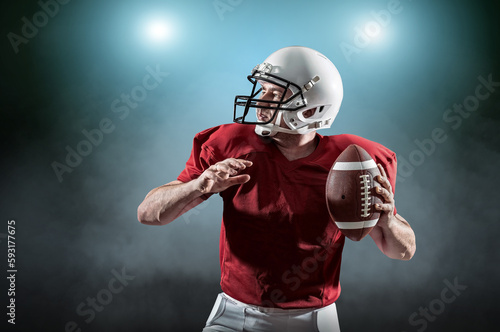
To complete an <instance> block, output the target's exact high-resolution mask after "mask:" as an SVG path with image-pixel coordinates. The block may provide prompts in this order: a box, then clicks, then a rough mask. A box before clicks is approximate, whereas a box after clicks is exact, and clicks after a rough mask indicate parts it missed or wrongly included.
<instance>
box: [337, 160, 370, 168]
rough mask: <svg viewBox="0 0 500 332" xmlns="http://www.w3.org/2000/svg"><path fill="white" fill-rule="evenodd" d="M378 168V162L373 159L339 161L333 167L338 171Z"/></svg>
mask: <svg viewBox="0 0 500 332" xmlns="http://www.w3.org/2000/svg"><path fill="white" fill-rule="evenodd" d="M370 168H377V164H375V161H374V160H373V159H370V160H366V161H350V162H343V161H338V162H336V163H335V165H333V169H334V170H337V171H357V170H363V169H370Z"/></svg>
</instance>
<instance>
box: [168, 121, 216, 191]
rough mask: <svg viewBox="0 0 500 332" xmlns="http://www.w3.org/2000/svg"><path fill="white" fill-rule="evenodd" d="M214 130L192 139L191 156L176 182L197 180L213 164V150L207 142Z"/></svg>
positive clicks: (203, 132)
mask: <svg viewBox="0 0 500 332" xmlns="http://www.w3.org/2000/svg"><path fill="white" fill-rule="evenodd" d="M215 130H216V129H214V128H211V129H207V130H205V131H202V132H200V133H198V134H196V136H195V137H194V139H193V149H192V150H191V155H190V157H189V159H188V161H187V162H186V167H185V168H184V170H183V171H182V172H181V173H180V174H179V176H178V177H177V180H179V181H181V182H189V181H191V180H194V179H197V178H198V177H199V176H200V175H201V173H203V171H205V170H206V169H207V168H209V167H210V166H211V165H212V164H214V163H215V156H214V152H213V149H212V148H211V147H210V146H209V144H207V141H209V139H210V136H211V134H212V133H213V132H214V131H215Z"/></svg>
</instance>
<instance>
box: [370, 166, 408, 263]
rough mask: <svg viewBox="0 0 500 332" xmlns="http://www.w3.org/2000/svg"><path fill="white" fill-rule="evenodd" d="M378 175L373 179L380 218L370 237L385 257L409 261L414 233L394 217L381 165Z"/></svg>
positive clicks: (388, 188)
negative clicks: (380, 201)
mask: <svg viewBox="0 0 500 332" xmlns="http://www.w3.org/2000/svg"><path fill="white" fill-rule="evenodd" d="M378 168H379V169H380V175H379V176H377V177H376V178H375V181H377V182H378V183H379V184H380V186H376V189H375V191H376V193H377V194H378V195H379V196H380V197H381V199H382V204H376V205H375V208H376V209H377V210H379V211H380V218H379V220H378V222H377V226H375V227H374V228H373V229H372V230H371V232H370V236H371V237H372V239H373V241H375V244H376V245H377V247H378V248H379V249H380V251H382V252H383V253H384V254H385V255H386V256H388V257H390V258H393V259H401V260H409V259H411V258H412V257H413V255H414V254H415V250H416V245H415V233H414V232H413V230H412V229H411V226H410V224H409V223H408V222H407V221H406V220H405V218H403V217H402V216H400V215H399V214H396V215H394V194H393V193H392V186H391V183H390V182H389V179H388V178H387V174H386V173H385V170H384V168H383V167H382V165H380V164H379V165H378Z"/></svg>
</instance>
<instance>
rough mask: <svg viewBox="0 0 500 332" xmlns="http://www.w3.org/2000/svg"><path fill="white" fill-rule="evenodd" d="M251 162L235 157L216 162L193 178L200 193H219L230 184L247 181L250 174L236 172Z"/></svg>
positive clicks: (250, 164) (248, 165)
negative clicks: (196, 177)
mask: <svg viewBox="0 0 500 332" xmlns="http://www.w3.org/2000/svg"><path fill="white" fill-rule="evenodd" d="M252 164H253V163H252V162H251V161H249V160H245V159H235V158H228V159H225V160H223V161H221V162H218V163H216V164H214V165H212V166H210V167H209V168H207V169H206V170H205V171H204V172H203V173H201V175H200V176H199V177H198V179H196V180H195V181H196V185H197V189H198V190H199V191H200V192H201V193H202V194H210V193H219V192H221V191H224V190H226V189H227V188H229V187H231V186H234V185H237V184H243V183H245V182H248V181H249V180H250V175H248V174H241V175H238V174H239V173H240V172H241V171H243V170H244V169H245V168H247V167H250V166H252Z"/></svg>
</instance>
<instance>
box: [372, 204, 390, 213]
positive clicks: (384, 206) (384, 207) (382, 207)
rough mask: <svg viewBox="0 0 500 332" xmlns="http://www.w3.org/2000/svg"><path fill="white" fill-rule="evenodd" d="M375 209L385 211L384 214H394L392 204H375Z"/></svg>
mask: <svg viewBox="0 0 500 332" xmlns="http://www.w3.org/2000/svg"><path fill="white" fill-rule="evenodd" d="M375 209H377V210H379V211H384V212H392V211H393V209H392V205H391V204H387V203H386V204H379V203H377V204H375Z"/></svg>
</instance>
